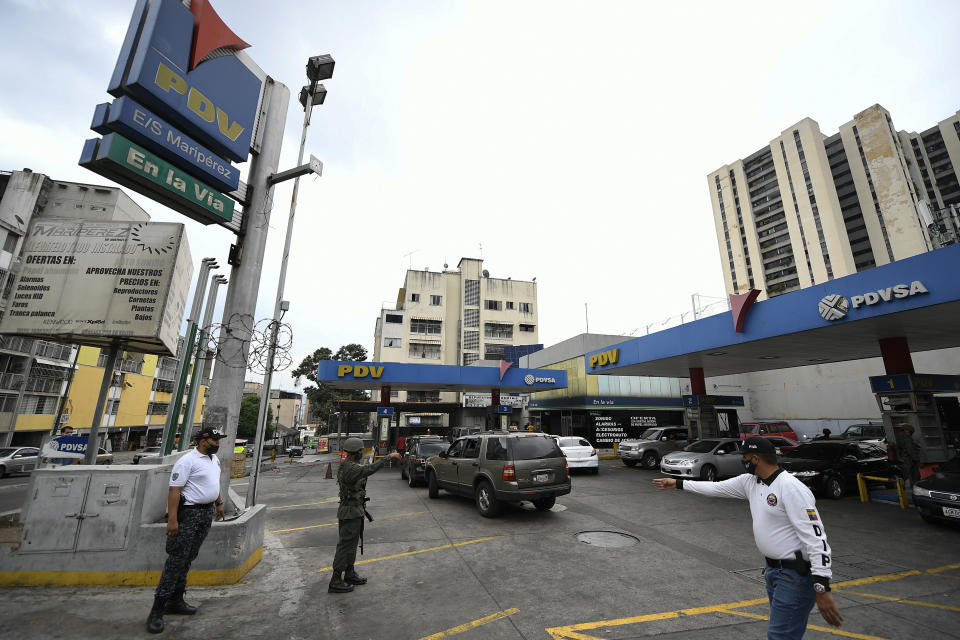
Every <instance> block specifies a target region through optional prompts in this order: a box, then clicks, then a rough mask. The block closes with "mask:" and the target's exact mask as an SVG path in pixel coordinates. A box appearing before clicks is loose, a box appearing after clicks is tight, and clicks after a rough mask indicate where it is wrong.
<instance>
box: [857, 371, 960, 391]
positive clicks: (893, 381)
mask: <svg viewBox="0 0 960 640" xmlns="http://www.w3.org/2000/svg"><path fill="white" fill-rule="evenodd" d="M870 388H871V389H872V390H873V392H874V393H883V392H891V391H930V392H932V393H935V392H939V393H956V392H958V391H960V376H945V375H934V374H923V373H900V374H896V375H888V376H871V377H870Z"/></svg>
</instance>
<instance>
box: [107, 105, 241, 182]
mask: <svg viewBox="0 0 960 640" xmlns="http://www.w3.org/2000/svg"><path fill="white" fill-rule="evenodd" d="M90 128H91V129H93V130H94V131H96V132H97V133H101V134H103V135H107V134H108V133H110V132H116V133H119V134H121V135H123V136H124V137H126V138H129V139H130V140H132V141H133V142H136V143H137V144H140V145H142V146H144V147H146V148H149V149H151V150H152V151H155V152H156V154H157V155H158V156H160V157H162V158H163V159H164V160H166V161H168V162H170V163H171V164H173V165H176V166H177V167H179V168H181V169H183V170H184V171H186V172H187V173H189V174H190V175H192V176H195V177H197V178H200V179H201V180H203V181H204V182H207V183H208V184H210V185H212V186H213V187H216V188H217V189H221V190H223V191H227V192H230V191H236V190H237V188H238V187H239V186H240V171H239V170H238V169H237V168H236V167H234V166H233V165H232V164H230V163H229V162H227V161H226V160H224V159H223V158H221V157H220V156H218V155H217V154H215V153H213V152H212V151H210V150H209V149H207V148H206V147H204V146H203V145H201V144H200V143H199V142H196V141H195V140H194V139H193V138H191V137H190V136H188V135H187V134H185V133H183V132H181V131H180V130H179V129H177V128H176V127H173V126H171V125H170V124H168V123H167V122H165V121H164V120H163V119H162V118H160V117H159V116H157V115H156V114H154V113H153V112H152V111H150V110H149V109H147V108H146V107H144V106H142V105H140V104H139V103H137V102H135V101H134V100H133V99H132V98H128V97H123V98H118V99H117V100H116V101H114V102H113V104H109V103H104V104H100V105H97V109H96V111H95V113H94V116H93V123H92V124H91V126H90Z"/></svg>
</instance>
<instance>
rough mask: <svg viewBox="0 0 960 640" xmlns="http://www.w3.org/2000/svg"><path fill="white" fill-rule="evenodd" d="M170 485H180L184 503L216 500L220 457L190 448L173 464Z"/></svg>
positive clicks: (203, 502)
mask: <svg viewBox="0 0 960 640" xmlns="http://www.w3.org/2000/svg"><path fill="white" fill-rule="evenodd" d="M170 486H171V487H181V491H180V494H181V495H182V496H183V499H184V503H185V504H210V503H211V502H214V501H216V499H217V496H219V495H220V458H218V457H217V456H215V455H214V456H207V455H204V454H202V453H200V452H199V451H197V450H196V449H195V448H194V449H191V450H190V451H189V452H188V453H187V454H186V455H184V456H183V457H181V458H180V459H179V460H177V463H176V464H175V465H173V471H171V472H170Z"/></svg>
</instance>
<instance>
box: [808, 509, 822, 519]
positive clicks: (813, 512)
mask: <svg viewBox="0 0 960 640" xmlns="http://www.w3.org/2000/svg"><path fill="white" fill-rule="evenodd" d="M807 517H808V518H810V519H811V520H819V519H820V518H818V517H817V510H816V509H807Z"/></svg>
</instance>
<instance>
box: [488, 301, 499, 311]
mask: <svg viewBox="0 0 960 640" xmlns="http://www.w3.org/2000/svg"><path fill="white" fill-rule="evenodd" d="M483 302H484V304H483V308H484V309H486V310H487V311H502V310H503V301H502V300H484V301H483Z"/></svg>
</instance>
